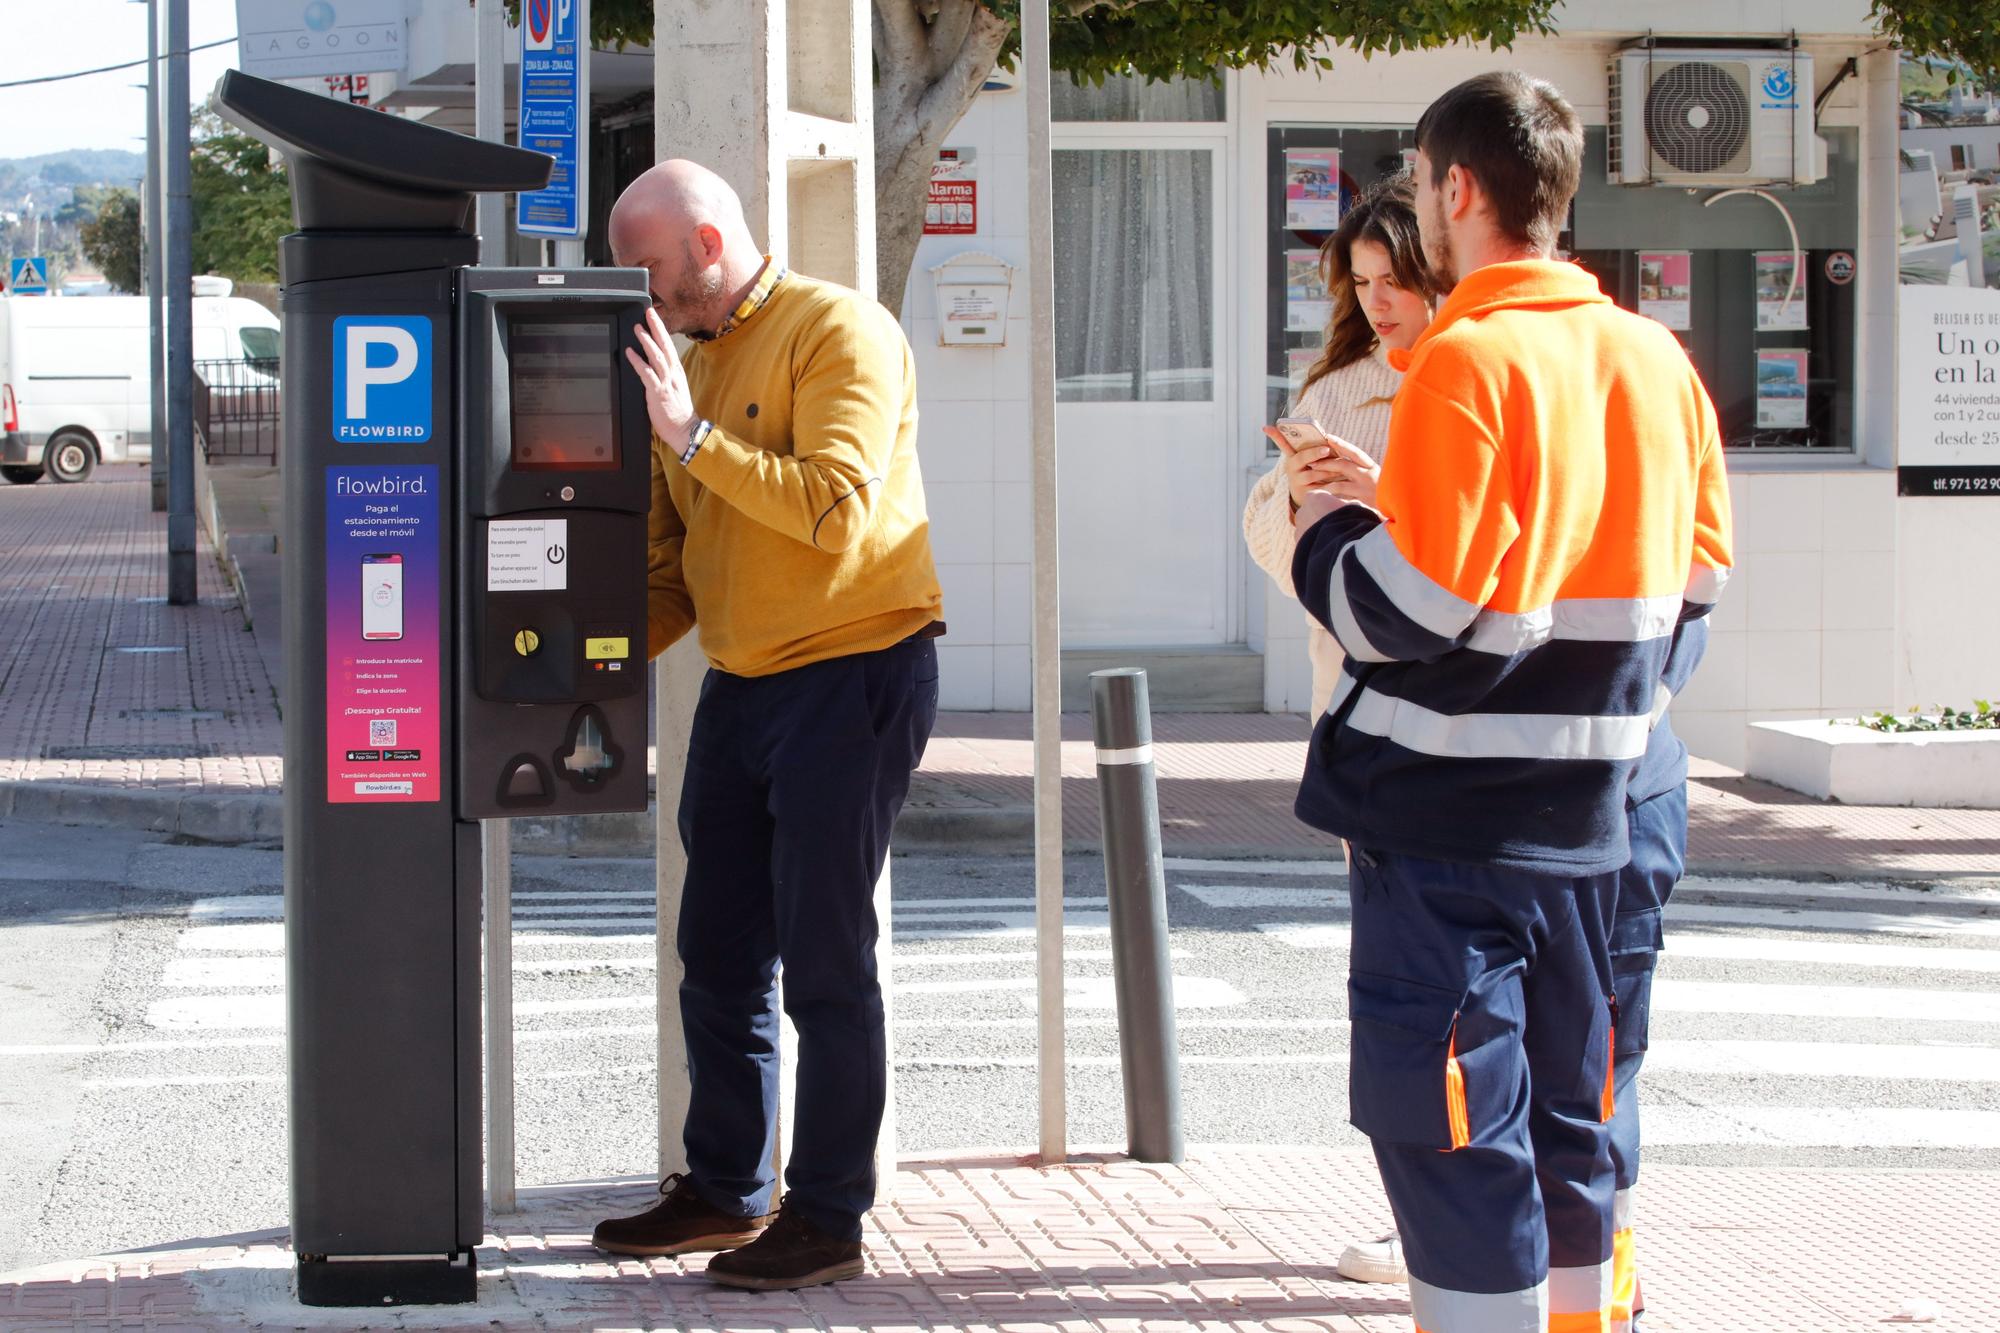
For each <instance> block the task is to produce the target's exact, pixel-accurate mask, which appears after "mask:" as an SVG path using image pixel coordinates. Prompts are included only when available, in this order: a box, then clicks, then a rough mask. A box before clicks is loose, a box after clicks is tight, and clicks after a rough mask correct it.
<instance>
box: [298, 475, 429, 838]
mask: <svg viewBox="0 0 2000 1333" xmlns="http://www.w3.org/2000/svg"><path fill="white" fill-rule="evenodd" d="M442 533H443V529H442V528H441V526H440V525H439V522H438V470H437V468H436V467H434V466H422V467H331V468H328V469H327V470H326V799H327V800H328V801H329V802H331V803H333V804H336V805H338V804H343V803H353V802H399V801H436V800H438V799H440V796H441V794H442V790H443V781H442V766H441V765H442V756H441V754H440V744H441V741H442V739H443V735H444V723H443V719H444V682H443V662H444V657H443V652H442V644H441V634H440V628H439V627H440V624H441V621H442V611H441V601H440V598H441V596H442V583H443V573H444V562H443V559H442V551H443V536H442Z"/></svg>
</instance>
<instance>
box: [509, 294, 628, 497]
mask: <svg viewBox="0 0 2000 1333" xmlns="http://www.w3.org/2000/svg"><path fill="white" fill-rule="evenodd" d="M612 352H613V344H612V328H611V321H610V320H608V319H603V318H598V319H592V320H588V321H585V320H568V321H556V320H544V321H538V322H534V323H527V322H517V323H514V324H512V325H510V326H509V328H508V331H507V396H508V399H509V401H510V403H511V405H512V416H513V428H514V448H513V458H512V460H511V462H512V466H513V468H514V470H516V471H520V472H551V471H564V472H569V471H593V470H612V469H616V468H617V467H618V430H617V426H616V403H617V383H616V378H615V377H616V374H617V366H616V364H615V362H614V361H613V360H612Z"/></svg>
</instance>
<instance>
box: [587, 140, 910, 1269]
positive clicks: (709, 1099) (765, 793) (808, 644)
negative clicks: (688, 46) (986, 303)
mask: <svg viewBox="0 0 2000 1333" xmlns="http://www.w3.org/2000/svg"><path fill="white" fill-rule="evenodd" d="M610 240H611V250H612V254H613V255H614V256H615V257H616V259H617V262H618V263H619V264H620V265H621V266H628V267H635V268H643V269H645V270H646V271H647V272H648V273H649V274H650V275H651V286H652V292H653V309H652V311H651V312H650V313H649V314H648V316H647V319H646V323H645V326H644V327H642V328H640V329H639V331H638V335H639V336H638V341H639V345H640V348H641V353H640V354H637V355H633V357H632V371H633V373H634V374H636V375H637V376H638V377H639V379H640V381H641V382H642V383H643V384H644V386H645V391H646V406H647V411H648V413H649V415H650V416H651V418H652V425H653V512H652V534H651V536H652V540H651V548H652V554H651V561H650V566H651V571H650V584H651V606H650V616H649V620H650V629H651V649H652V652H653V654H654V655H655V656H657V655H658V654H659V653H660V652H662V651H663V650H664V649H666V648H667V647H668V646H669V645H670V644H672V643H674V642H675V641H676V640H678V639H679V638H680V637H681V636H682V635H684V634H686V633H687V632H688V631H689V630H690V629H696V630H699V633H700V639H701V648H702V652H703V654H704V655H705V656H706V657H707V658H708V664H709V671H708V675H707V677H706V679H704V680H703V682H702V687H701V702H700V704H699V705H698V706H697V708H696V710H695V718H694V730H693V734H692V736H691V737H690V739H689V742H688V759H687V771H686V776H685V779H684V784H683V786H682V789H681V804H680V834H681V844H682V846H684V847H685V848H686V849H687V858H688V869H687V879H686V882H685V884H684V885H683V887H682V891H681V915H680V923H679V931H678V940H677V944H678V947H679V950H680V957H681V963H682V965H683V966H684V967H685V968H686V977H685V979H684V980H683V981H682V982H681V990H680V1003H681V1025H682V1028H683V1030H684V1032H685V1034H686V1038H687V1053H688V1079H689V1083H690V1096H689V1107H688V1115H687V1122H686V1125H685V1126H684V1129H683V1139H684V1142H685V1144H686V1148H687V1162H688V1169H687V1172H686V1173H685V1174H677V1175H671V1176H669V1177H667V1179H666V1180H665V1181H663V1182H662V1183H661V1186H660V1192H661V1193H662V1194H663V1195H664V1196H665V1197H664V1199H663V1200H662V1201H661V1203H660V1204H659V1205H658V1206H657V1207H655V1208H653V1209H652V1210H651V1211H649V1212H646V1213H642V1214H640V1215H639V1216H637V1217H627V1218H614V1219H611V1220H609V1221H606V1222H603V1223H601V1224H600V1225H599V1226H598V1228H597V1231H596V1233H595V1234H594V1235H593V1237H592V1242H593V1243H594V1244H595V1245H597V1247H598V1248H600V1249H603V1250H609V1251H611V1252H613V1253H616V1254H631V1255H668V1254H684V1253H689V1252H694V1251H705V1250H714V1251H728V1253H721V1254H717V1255H716V1257H715V1258H714V1259H712V1260H711V1261H710V1262H709V1266H708V1275H709V1276H710V1277H711V1278H713V1279H714V1280H715V1281H717V1282H721V1283H724V1284H726V1285H729V1286H736V1287H749V1288H754V1289H758V1290H783V1289H789V1288H792V1287H803V1286H811V1285H814V1284H817V1283H822V1282H834V1281H838V1280H840V1279H842V1278H847V1277H853V1276H855V1275H857V1274H859V1273H860V1272H861V1270H862V1246H861V1216H862V1214H863V1213H865V1212H867V1211H868V1209H869V1207H870V1206H872V1205H873V1203H874V1200H875V1140H876V1137H877V1135H878V1134H879V1132H880V1130H881V1125H882V1111H883V1100H884V1096H885V1091H886V1083H887V1070H888V1060H889V1052H888V1047H887V1040H886V1032H885V1026H884V1021H883V1010H882V988H881V985H880V983H879V981H878V979H877V977H876V975H875V943H876V937H877V935H878V933H879V931H880V929H881V923H880V922H879V921H878V920H877V919H876V915H875V906H874V892H875V884H876V882H877V880H879V879H880V878H881V874H882V864H883V860H884V858H885V857H886V856H887V854H888V849H889V833H890V829H891V827H892V826H893V825H894V823H895V820H896V814H897V812H898V811H899V810H900V809H901V808H902V804H903V798H904V796H905V795H906V794H907V793H908V791H909V785H910V774H911V772H912V771H913V770H914V769H915V768H916V766H917V761H918V760H919V759H921V758H922V756H923V750H924V745H925V743H926V742H927V741H928V740H929V738H930V731H931V726H932V724H933V723H934V722H935V721H936V720H937V688H938V686H937V680H938V668H937V653H936V650H935V646H934V645H933V643H932V640H933V639H935V638H937V637H938V636H939V635H940V634H942V633H943V632H944V623H943V621H942V620H941V619H940V614H941V606H942V598H941V596H940V595H939V592H938V582H937V572H936V569H935V568H934V566H933V564H932V561H931V548H930V530H929V522H928V520H927V518H926V517H925V513H924V491H923V482H922V479H921V478H920V477H919V475H918V472H917V452H916V443H917V390H916V378H915V374H914V368H913V364H912V358H911V355H910V346H909V343H908V342H907V341H906V340H905V339H904V337H903V331H902V328H901V327H900V326H899V325H898V324H897V322H896V320H895V319H894V317H892V316H891V315H890V314H889V312H888V311H887V310H885V309H883V308H882V306H881V305H879V304H877V303H876V302H874V301H871V300H869V299H867V298H866V297H863V296H861V295H860V294H859V293H857V292H853V291H849V290H848V289H846V288H844V287H838V286H835V285H834V284H832V283H828V282H820V281H817V280H815V279H813V278H808V277H805V276H803V275H801V274H797V273H788V272H787V271H786V270H785V267H784V265H783V264H781V263H779V262H778V261H777V260H775V259H773V258H772V257H770V256H769V255H766V254H764V253H762V251H761V250H760V249H759V248H758V246H757V243H756V241H755V239H754V238H753V237H752V236H751V234H750V229H749V227H748V226H747V225H746V224H745V222H744V219H743V209H742V206H741V204H740V203H739V202H738V200H737V198H736V196H735V194H734V192H732V191H731V190H730V188H729V186H728V185H727V184H726V183H724V182H723V181H722V180H721V179H720V178H719V177H717V176H716V175H715V174H714V173H713V172H711V171H709V170H707V169H706V168H704V167H701V166H698V165H697V164H695V163H692V162H678V161H677V162H666V163H662V164H661V165H659V166H657V167H654V168H653V169H652V170H651V171H649V172H647V173H646V174H645V175H644V176H641V177H640V178H639V179H638V180H637V181H634V182H633V183H632V185H631V187H630V188H629V189H627V190H626V191H625V193H624V195H623V196H622V197H620V199H619V200H618V203H617V206H616V207H615V208H613V210H612V213H611V233H610ZM670 334H684V335H686V336H687V337H688V338H689V339H691V340H692V341H693V343H694V344H695V345H694V347H693V348H692V349H691V350H690V351H689V352H688V354H687V356H686V358H685V360H683V359H682V358H681V357H679V356H678V355H677V354H676V352H675V350H674V344H673V342H672V340H671V338H670V337H669V335H670ZM781 963H782V965H783V967H784V975H785V991H784V994H785V1012H786V1013H787V1014H789V1015H790V1016H791V1019H792V1023H793V1025H794V1026H795V1028H796V1029H797V1032H798V1095H797V1104H796V1106H795V1108H794V1112H793V1120H792V1124H793V1134H792V1152H791V1159H790V1161H789V1162H788V1163H787V1164H786V1168H785V1183H786V1186H787V1193H786V1194H785V1196H784V1198H783V1200H782V1202H781V1204H780V1205H779V1206H777V1207H775V1208H774V1206H773V1198H772V1193H773V1189H774V1186H775V1184H776V1182H775V1180H774V1179H773V1173H772V1170H771V1157H772V1150H773V1147H774V1144H775V1140H776V1132H777V1118H778V1013H777V1005H776V995H777V989H776V984H775V983H776V977H777V972H778V968H779V966H780V964H781Z"/></svg>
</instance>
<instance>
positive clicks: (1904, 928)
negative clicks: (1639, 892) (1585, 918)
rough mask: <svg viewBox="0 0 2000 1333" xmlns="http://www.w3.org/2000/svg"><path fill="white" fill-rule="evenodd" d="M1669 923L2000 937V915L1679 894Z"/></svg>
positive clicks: (1669, 912)
mask: <svg viewBox="0 0 2000 1333" xmlns="http://www.w3.org/2000/svg"><path fill="white" fill-rule="evenodd" d="M1667 923H1668V924H1669V925H1673V924H1678V923H1687V924H1691V925H1707V926H1762V927H1766V928H1769V927H1777V928H1779V929H1783V930H1825V931H1840V932H1844V933H1848V934H1857V935H1874V934H1888V935H1965V936H1975V937H1979V938H1994V937H2000V917H1991V916H1937V915H1925V914H1922V913H1917V912H1894V913H1891V912H1858V911H1824V912H1819V911H1809V910H1800V909H1794V908H1789V907H1709V906H1706V905H1704V904H1700V903H1686V902H1682V901H1681V900H1680V899H1678V898H1676V899H1674V900H1673V901H1672V902H1670V903H1668V904H1667Z"/></svg>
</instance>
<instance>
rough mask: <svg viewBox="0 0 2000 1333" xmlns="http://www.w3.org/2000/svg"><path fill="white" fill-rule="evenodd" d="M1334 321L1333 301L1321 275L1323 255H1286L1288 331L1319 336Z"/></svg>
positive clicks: (1312, 252)
mask: <svg viewBox="0 0 2000 1333" xmlns="http://www.w3.org/2000/svg"><path fill="white" fill-rule="evenodd" d="M1332 318H1333V298H1332V297H1330V296H1328V295H1327V291H1326V280H1325V279H1324V278H1323V277H1322V276H1321V274H1320V271H1319V251H1317V250H1287V251H1285V328H1286V329H1287V330H1291V331H1294V332H1306V333H1318V332H1319V331H1320V330H1321V329H1324V328H1325V327H1326V326H1327V323H1328V322H1329V321H1330V320H1332Z"/></svg>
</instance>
